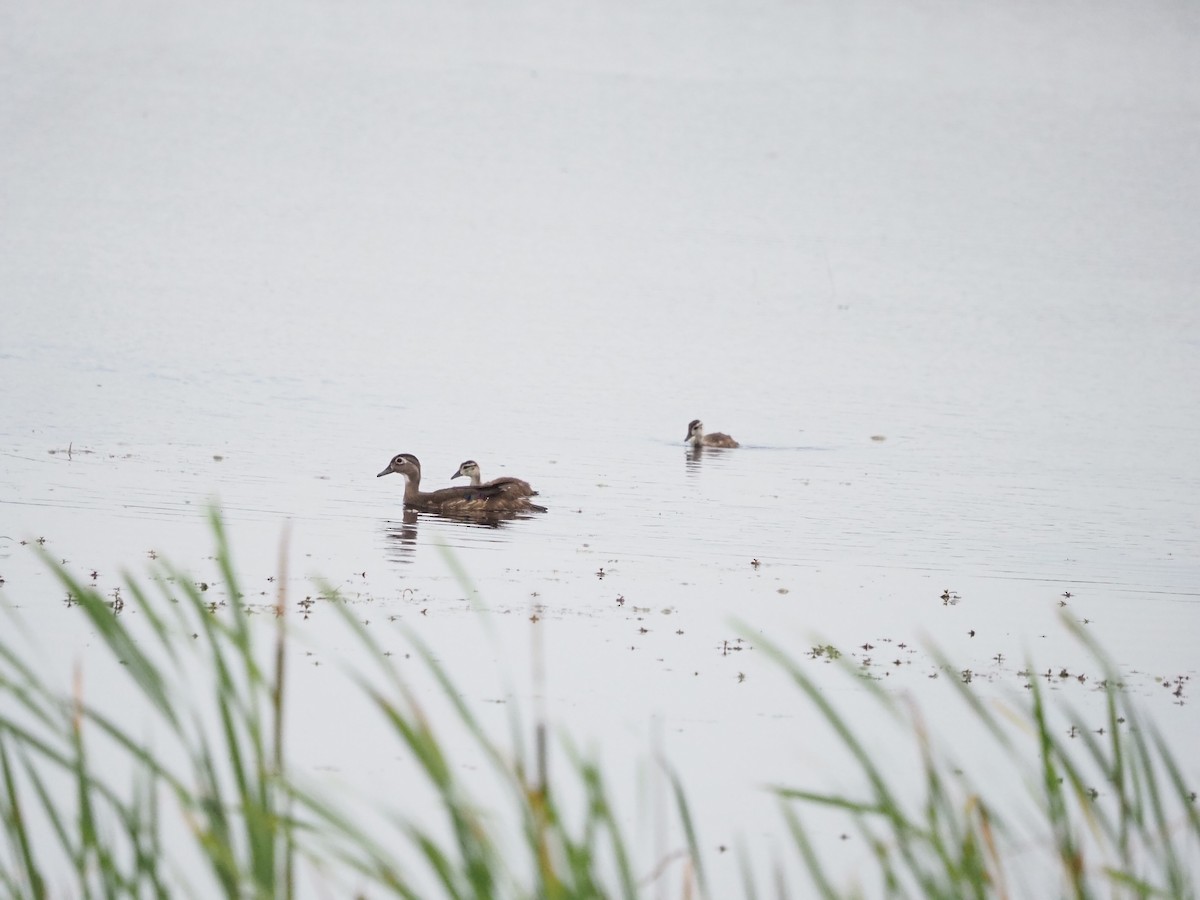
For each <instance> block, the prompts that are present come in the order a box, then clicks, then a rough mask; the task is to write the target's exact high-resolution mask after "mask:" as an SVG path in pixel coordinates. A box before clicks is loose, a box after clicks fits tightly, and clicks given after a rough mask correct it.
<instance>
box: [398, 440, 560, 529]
mask: <svg viewBox="0 0 1200 900" xmlns="http://www.w3.org/2000/svg"><path fill="white" fill-rule="evenodd" d="M393 472H394V473H396V474H397V475H403V476H404V505H405V506H407V507H409V508H410V509H417V510H422V511H425V512H437V513H444V514H447V515H467V516H470V515H477V514H480V513H485V514H490V513H508V512H545V511H546V507H544V506H537V505H536V504H533V503H530V502H529V499H528V498H527V497H523V496H518V495H516V494H514V493H512V492H510V491H506V490H505V489H504V487H503V486H497V485H486V484H484V485H480V486H479V487H474V486H471V487H466V486H464V487H448V488H442V489H441V490H437V491H423V490H421V463H420V461H419V460H418V459H417V458H416V457H415V456H413V455H412V454H411V453H398V454H397V455H396V456H394V457H392V461H391V462H390V463H388V466H387V468H386V469H384V470H383V471H382V472H380V473H379V475H378V476H376V477H378V478H382V477H383V476H384V475H391V474H392V473H393Z"/></svg>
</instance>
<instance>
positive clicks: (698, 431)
mask: <svg viewBox="0 0 1200 900" xmlns="http://www.w3.org/2000/svg"><path fill="white" fill-rule="evenodd" d="M703 436H704V423H703V422H701V421H700V420H699V419H692V421H690V422H688V433H687V437H686V438H684V440H685V441H694V440H695V439H696V438H698V437H703Z"/></svg>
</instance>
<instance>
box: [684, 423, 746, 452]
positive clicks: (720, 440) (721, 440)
mask: <svg viewBox="0 0 1200 900" xmlns="http://www.w3.org/2000/svg"><path fill="white" fill-rule="evenodd" d="M685 440H686V441H687V442H688V443H689V444H691V445H692V446H693V447H740V446H741V444H739V443H738V442H737V441H735V440H734V439H733V438H731V437H730V436H729V435H727V434H723V433H722V432H720V431H714V432H713V433H712V434H705V433H704V423H703V422H701V421H700V420H699V419H692V421H690V422H688V433H687V438H686V439H685Z"/></svg>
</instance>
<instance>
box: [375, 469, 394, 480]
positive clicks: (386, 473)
mask: <svg viewBox="0 0 1200 900" xmlns="http://www.w3.org/2000/svg"><path fill="white" fill-rule="evenodd" d="M391 474H392V467H391V466H388V467H387V468H386V469H384V470H383V471H382V472H380V473H379V474H378V475H376V476H375V477H376V478H382V477H383V476H384V475H391Z"/></svg>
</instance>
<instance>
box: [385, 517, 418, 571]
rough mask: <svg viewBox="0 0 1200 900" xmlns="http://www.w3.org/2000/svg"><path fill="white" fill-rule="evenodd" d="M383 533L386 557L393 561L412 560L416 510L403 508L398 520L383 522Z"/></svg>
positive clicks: (415, 541)
mask: <svg viewBox="0 0 1200 900" xmlns="http://www.w3.org/2000/svg"><path fill="white" fill-rule="evenodd" d="M383 535H384V537H385V538H386V539H387V549H388V551H389V552H388V557H389V558H390V559H392V560H394V561H395V562H403V563H407V562H412V557H413V555H414V554H415V553H416V551H417V512H416V510H414V509H406V510H404V515H403V516H402V517H401V521H400V522H385V523H384V526H383Z"/></svg>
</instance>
